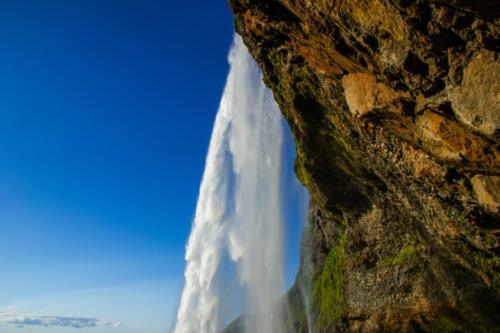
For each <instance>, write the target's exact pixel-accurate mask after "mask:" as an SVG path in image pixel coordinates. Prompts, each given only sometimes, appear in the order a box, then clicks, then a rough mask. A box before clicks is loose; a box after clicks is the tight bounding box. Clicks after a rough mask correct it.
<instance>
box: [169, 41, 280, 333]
mask: <svg viewBox="0 0 500 333" xmlns="http://www.w3.org/2000/svg"><path fill="white" fill-rule="evenodd" d="M229 63H230V65H231V69H230V72H229V76H228V78H227V83H226V87H225V90H224V95H223V97H222V100H221V103H220V107H219V111H218V113H217V117H216V120H215V125H214V129H213V132H212V138H211V140H210V146H209V150H208V155H207V159H206V165H205V172H204V175H203V179H202V182H201V186H200V193H199V197H198V203H197V207H196V213H195V217H194V222H193V226H192V231H191V235H190V237H189V241H188V245H187V249H186V261H187V263H186V270H185V286H184V290H183V293H182V297H181V302H180V305H179V310H178V314H177V322H176V326H175V329H174V333H215V332H219V331H220V330H221V328H222V327H223V326H224V325H225V324H226V323H227V322H225V320H226V321H227V319H229V318H223V315H222V313H221V307H222V306H223V302H224V301H225V300H224V299H222V298H221V297H220V286H219V285H218V281H217V276H218V271H219V270H220V269H221V266H222V261H223V256H224V253H226V252H225V251H227V253H228V254H229V258H230V259H231V260H232V261H233V262H235V263H236V265H237V271H238V281H239V283H240V285H241V287H242V289H243V290H244V295H243V298H244V306H245V308H244V309H243V310H244V312H245V313H247V314H251V315H252V316H250V317H253V318H256V319H255V320H247V321H246V322H247V324H246V331H247V332H249V333H271V332H275V330H273V320H274V321H276V320H279V319H278V318H273V313H274V316H276V312H275V311H272V307H273V304H274V302H275V301H276V299H277V298H278V297H279V294H280V293H281V292H282V291H283V287H284V286H283V273H282V240H281V237H282V236H281V235H282V231H281V220H282V217H281V193H280V192H281V191H280V178H281V176H280V173H281V160H282V141H283V129H282V123H281V115H280V113H279V110H278V107H277V105H276V103H275V102H274V100H273V98H272V95H271V92H270V91H269V90H268V89H267V88H266V87H265V86H264V84H263V83H262V78H261V74H260V72H259V70H258V67H257V65H256V64H255V63H254V61H253V59H252V58H251V56H250V54H249V53H248V51H247V49H246V47H245V46H244V44H243V42H242V40H241V38H240V37H239V36H235V39H234V44H233V47H232V49H231V52H230V54H229Z"/></svg>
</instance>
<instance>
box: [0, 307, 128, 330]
mask: <svg viewBox="0 0 500 333" xmlns="http://www.w3.org/2000/svg"><path fill="white" fill-rule="evenodd" d="M1 324H4V325H16V326H17V327H23V326H28V325H31V326H45V327H72V328H88V327H120V326H121V324H120V323H119V322H112V321H104V320H100V319H97V318H85V317H66V316H46V315H26V314H20V313H17V312H12V310H11V311H9V310H0V325H1Z"/></svg>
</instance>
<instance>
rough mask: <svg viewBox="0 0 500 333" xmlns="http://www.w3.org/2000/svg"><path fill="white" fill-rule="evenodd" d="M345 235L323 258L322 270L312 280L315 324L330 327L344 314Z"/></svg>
mask: <svg viewBox="0 0 500 333" xmlns="http://www.w3.org/2000/svg"><path fill="white" fill-rule="evenodd" d="M344 243H345V237H344V236H342V237H341V239H340V241H339V244H338V245H337V246H336V247H335V248H333V249H332V250H331V251H330V253H329V254H328V257H327V258H326V260H325V263H324V265H323V269H322V271H321V272H320V273H319V274H318V276H317V277H316V278H315V279H314V282H313V298H314V301H315V302H314V304H315V306H316V313H317V325H319V326H320V327H324V328H331V327H333V326H335V325H338V324H340V323H341V320H342V318H343V316H344V315H345V311H346V309H345V298H344V297H345V295H344V288H345V275H344V262H345V244H344Z"/></svg>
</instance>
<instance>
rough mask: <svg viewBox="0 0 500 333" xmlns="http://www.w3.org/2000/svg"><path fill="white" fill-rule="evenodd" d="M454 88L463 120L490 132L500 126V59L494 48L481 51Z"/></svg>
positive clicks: (455, 106) (454, 102) (455, 104)
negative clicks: (459, 83)
mask: <svg viewBox="0 0 500 333" xmlns="http://www.w3.org/2000/svg"><path fill="white" fill-rule="evenodd" d="M450 91H451V93H450V100H451V104H452V106H453V110H454V111H455V113H456V114H457V116H458V118H459V119H460V120H461V121H463V122H464V123H466V124H467V125H469V126H471V127H473V128H474V129H476V130H478V131H480V132H483V133H484V134H486V135H494V134H495V132H497V131H498V130H499V128H500V61H499V59H498V57H497V55H496V54H495V53H494V52H492V51H488V50H481V51H479V52H477V53H476V54H475V55H474V57H473V59H472V60H471V61H470V62H469V64H468V65H467V67H465V69H464V74H463V80H462V84H461V85H460V86H459V87H457V88H454V89H453V88H452V89H450Z"/></svg>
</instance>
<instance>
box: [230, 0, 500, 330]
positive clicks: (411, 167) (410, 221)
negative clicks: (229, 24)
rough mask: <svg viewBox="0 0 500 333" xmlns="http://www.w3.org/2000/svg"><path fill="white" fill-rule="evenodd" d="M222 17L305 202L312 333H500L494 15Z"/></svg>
mask: <svg viewBox="0 0 500 333" xmlns="http://www.w3.org/2000/svg"><path fill="white" fill-rule="evenodd" d="M230 5H231V7H232V9H233V12H234V14H235V28H236V30H237V32H238V33H240V34H241V35H242V37H243V39H244V41H245V43H246V45H247V46H248V47H249V49H250V52H251V53H252V55H253V57H254V58H255V59H256V60H257V62H258V63H259V65H260V67H261V68H262V71H263V74H264V79H265V82H266V84H267V85H268V86H269V87H270V88H271V89H272V90H273V93H274V96H275V99H276V100H277V102H278V104H279V105H280V108H281V110H282V112H283V114H284V116H285V118H286V119H287V121H288V123H289V124H290V127H291V129H292V132H293V134H294V137H295V141H296V146H297V160H296V173H297V175H298V177H299V179H300V180H301V181H302V183H303V184H304V185H305V186H306V187H307V188H308V190H309V191H310V193H311V196H312V207H311V213H310V219H309V223H308V231H307V233H306V235H307V236H305V238H304V240H303V245H302V255H303V259H304V260H303V262H302V267H301V270H300V272H299V275H298V277H297V285H299V284H305V285H308V286H309V289H310V290H309V292H308V293H307V295H308V296H307V302H309V303H310V304H311V306H312V310H313V311H312V313H313V318H312V319H313V320H312V321H314V331H316V332H499V331H500V316H499V315H498V314H499V313H500V276H499V269H500V266H499V265H500V259H499V257H498V254H499V248H498V236H499V234H498V230H499V229H500V215H499V210H498V209H499V207H500V206H499V181H498V179H499V176H500V131H499V123H500V121H499V116H500V111H499V108H500V100H499V93H500V89H499V76H500V73H499V66H500V62H499V58H498V57H499V45H500V41H499V36H500V29H499V23H500V19H499V17H500V16H499V11H500V5H499V3H498V1H469V0H453V1H437V0H433V1H430V0H429V1H409V0H350V1H345V0H344V1H342V0H330V1H323V0H318V1H308V0H266V1H264V0H230ZM306 259H307V260H306ZM293 292H294V293H296V289H294V291H293ZM296 298H297V297H293V299H296ZM294 302H297V301H294ZM307 302H306V301H303V302H302V303H307ZM299 317H300V318H299ZM288 320H289V321H292V322H293V320H294V319H293V318H288ZM295 321H296V322H295V324H293V323H292V325H291V327H293V329H291V330H292V331H296V332H302V331H306V328H307V325H304V323H303V321H304V317H303V316H301V315H297V318H296V319H295Z"/></svg>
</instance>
